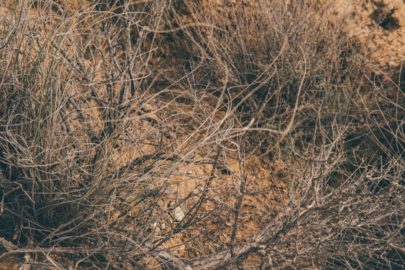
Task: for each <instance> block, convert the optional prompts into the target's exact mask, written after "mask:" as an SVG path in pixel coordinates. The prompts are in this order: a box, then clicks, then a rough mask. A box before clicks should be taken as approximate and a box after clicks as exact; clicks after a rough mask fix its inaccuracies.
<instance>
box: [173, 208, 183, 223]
mask: <svg viewBox="0 0 405 270" xmlns="http://www.w3.org/2000/svg"><path fill="white" fill-rule="evenodd" d="M184 216H185V215H184V212H183V210H181V208H180V207H176V208H175V209H174V219H175V220H176V221H178V222H180V221H182V220H183V219H184Z"/></svg>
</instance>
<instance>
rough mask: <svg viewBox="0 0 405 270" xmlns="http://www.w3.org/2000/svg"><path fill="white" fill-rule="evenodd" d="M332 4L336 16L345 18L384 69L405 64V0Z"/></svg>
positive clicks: (350, 30) (342, 0)
mask: <svg viewBox="0 0 405 270" xmlns="http://www.w3.org/2000/svg"><path fill="white" fill-rule="evenodd" d="M330 5H331V10H330V11H331V14H332V16H337V17H338V18H340V19H343V20H344V27H345V29H346V30H347V31H348V33H349V34H350V36H352V37H355V38H358V39H359V41H360V42H361V44H362V45H363V46H364V49H365V50H366V51H367V52H368V53H369V55H370V59H371V60H372V61H373V62H375V63H376V64H378V65H379V66H380V67H383V68H385V67H398V66H400V65H401V64H404V63H405V1H404V0H335V1H332V2H330ZM332 18H333V17H332Z"/></svg>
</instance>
